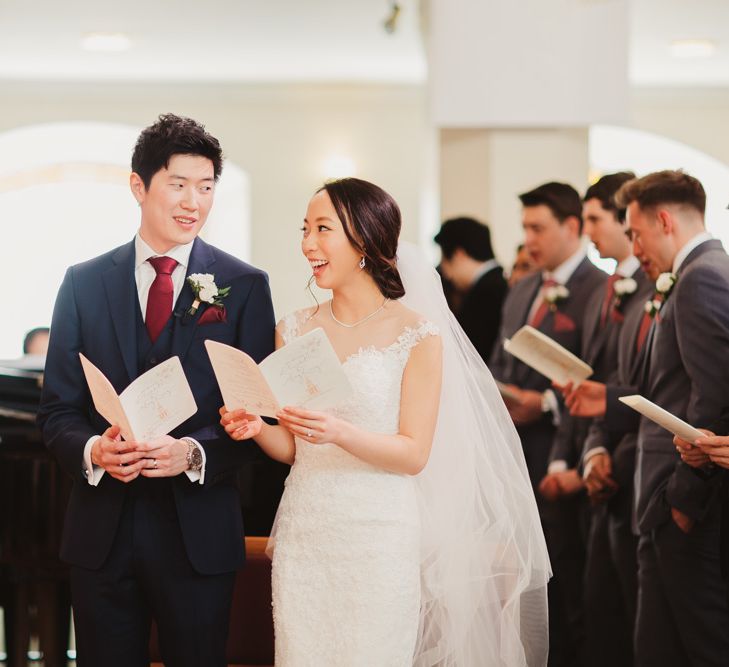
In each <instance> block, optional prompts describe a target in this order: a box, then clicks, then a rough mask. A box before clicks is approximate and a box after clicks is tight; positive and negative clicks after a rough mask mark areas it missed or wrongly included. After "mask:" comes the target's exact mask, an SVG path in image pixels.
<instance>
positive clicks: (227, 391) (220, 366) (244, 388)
mask: <svg viewBox="0 0 729 667" xmlns="http://www.w3.org/2000/svg"><path fill="white" fill-rule="evenodd" d="M205 347H206V348H207V351H208V355H209V356H210V362H211V363H212V365H213V370H214V372H215V377H216V379H217V380H218V385H219V387H220V393H221V394H222V395H223V402H224V403H225V407H226V408H227V409H228V410H230V411H233V410H241V409H244V410H246V411H247V412H248V413H250V414H254V415H259V416H261V417H275V416H276V413H277V412H279V411H280V409H281V408H282V407H283V406H286V405H295V406H298V407H303V408H307V409H310V410H325V409H327V408H332V407H334V406H336V405H337V404H339V403H340V402H341V401H342V400H344V399H346V398H347V397H349V396H350V395H351V394H352V385H351V384H350V383H349V380H348V379H347V376H346V375H345V373H344V369H343V368H342V364H341V363H340V361H339V359H338V358H337V353H336V352H335V351H334V348H333V347H332V344H331V343H330V342H329V339H328V338H327V335H326V334H325V333H324V330H323V329H322V328H321V327H318V328H316V329H314V330H312V331H309V332H308V333H306V334H304V335H303V336H299V337H298V338H296V339H294V340H293V341H291V342H290V343H288V344H287V345H284V346H283V347H281V348H279V349H278V350H276V351H275V352H273V353H272V354H270V355H269V356H268V357H266V358H265V359H264V360H263V361H262V362H261V363H260V364H256V362H255V361H254V360H253V359H252V358H251V357H249V356H248V355H247V354H246V353H245V352H242V351H241V350H239V349H237V348H235V347H231V346H230V345H225V344H224V343H218V342H216V341H212V340H206V341H205Z"/></svg>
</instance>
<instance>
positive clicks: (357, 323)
mask: <svg viewBox="0 0 729 667" xmlns="http://www.w3.org/2000/svg"><path fill="white" fill-rule="evenodd" d="M389 300H390V299H389V298H388V297H385V300H384V301H383V302H382V305H381V306H380V307H379V308H378V309H377V310H374V311H372V312H371V313H370V314H369V315H367V317H363V318H362V319H361V320H358V321H357V322H355V323H354V324H346V323H345V322H342V321H340V320H338V319H337V318H336V316H335V315H334V310H333V309H332V302H333V301H334V299H332V300H331V301H330V302H329V314H330V315H331V316H332V319H333V320H334V321H335V322H336V323H337V324H338V325H339V326H341V327H346V328H347V329H354V327H358V326H359V325H360V324H364V323H365V322H366V321H367V320H370V319H372V318H373V317H374V316H375V315H377V313H379V312H380V311H381V310H382V309H383V308H384V307H385V304H387V302H388V301H389Z"/></svg>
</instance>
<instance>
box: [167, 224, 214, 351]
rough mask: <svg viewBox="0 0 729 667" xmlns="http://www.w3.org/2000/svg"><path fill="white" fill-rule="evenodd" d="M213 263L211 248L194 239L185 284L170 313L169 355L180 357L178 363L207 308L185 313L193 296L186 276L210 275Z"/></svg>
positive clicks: (190, 304)
mask: <svg viewBox="0 0 729 667" xmlns="http://www.w3.org/2000/svg"><path fill="white" fill-rule="evenodd" d="M214 263H215V256H214V255H213V251H212V249H211V247H210V246H209V245H208V244H207V243H205V242H204V241H203V240H202V239H200V238H197V239H195V243H194V245H193V246H192V251H191V252H190V261H189V262H188V265H187V273H186V275H185V284H184V285H183V287H182V291H181V292H180V296H179V297H178V298H177V303H176V304H175V308H174V310H173V311H172V312H173V316H174V319H175V321H174V323H173V325H172V326H173V328H172V352H171V354H172V356H175V355H177V356H178V357H180V361H184V359H185V355H186V354H187V351H188V349H189V348H190V344H191V343H192V339H193V336H194V335H195V328H196V326H197V320H198V319H199V317H200V315H201V314H202V313H203V312H204V311H205V309H206V308H208V307H209V306H208V305H207V304H202V305H201V306H200V307H199V308H198V309H197V312H196V313H195V314H194V315H189V314H188V312H187V311H188V310H190V307H191V306H192V302H193V301H194V299H195V295H194V294H193V291H192V287H190V283H188V282H187V276H189V275H190V274H192V273H212V270H211V268H210V267H211V266H212V265H213V264H214Z"/></svg>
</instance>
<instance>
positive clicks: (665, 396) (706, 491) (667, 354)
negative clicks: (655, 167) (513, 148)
mask: <svg viewBox="0 0 729 667" xmlns="http://www.w3.org/2000/svg"><path fill="white" fill-rule="evenodd" d="M617 200H618V203H620V204H622V205H625V206H627V219H628V224H629V226H630V229H631V233H632V235H633V247H634V251H635V254H636V256H638V257H639V259H640V260H641V262H642V263H643V265H644V266H646V267H649V268H650V269H651V270H653V271H654V272H658V273H661V275H660V276H659V278H658V281H657V283H656V285H657V289H658V291H659V297H658V298H657V300H656V303H655V304H654V306H653V308H652V314H653V315H654V317H653V322H652V325H651V327H650V330H649V331H648V333H647V340H646V343H645V355H644V358H643V363H642V365H641V368H640V369H639V370H638V373H637V385H638V389H639V391H640V392H641V393H642V394H643V395H644V396H646V397H647V398H649V399H650V400H652V401H654V402H655V403H657V404H658V405H660V406H661V407H663V408H665V409H666V410H668V411H669V412H672V413H673V414H675V415H677V416H678V417H680V418H681V419H684V420H686V421H688V422H689V423H691V424H695V425H697V426H701V425H706V424H712V423H714V422H715V421H716V420H717V419H718V418H719V415H720V413H721V409H722V407H723V405H724V404H725V402H726V396H727V395H728V394H729V370H728V369H727V366H726V361H725V358H726V350H727V348H729V257H728V256H727V254H726V253H725V252H724V249H723V248H722V245H721V243H720V242H719V241H717V240H715V239H713V238H712V237H711V235H709V234H708V233H707V232H706V229H705V227H704V209H705V205H706V195H705V193H704V189H703V187H702V186H701V183H699V181H697V180H696V179H695V178H692V177H691V176H689V175H687V174H684V173H683V172H680V171H663V172H657V173H654V174H649V175H648V176H645V177H644V178H641V179H637V180H635V181H631V182H629V183H627V184H626V185H625V186H623V188H621V190H620V192H619V193H618V197H617ZM581 389H582V388H581ZM583 392H584V393H585V396H583V398H582V399H581V403H582V404H583V406H586V405H589V404H590V402H591V401H593V400H594V398H595V396H594V395H590V394H594V392H593V391H592V390H591V388H589V387H588V388H586V389H585V390H583ZM630 392H631V390H630V389H627V390H626V389H623V393H630ZM613 398H614V395H613V394H612V393H611V392H610V391H608V392H607V393H603V399H606V407H607V413H606V416H607V418H608V419H613V421H614V423H617V422H619V421H621V415H625V411H622V412H620V411H619V410H617V409H615V408H614V407H613V403H614V401H613ZM611 415H612V417H611ZM623 421H625V419H623ZM690 447H691V448H692V449H694V447H693V445H691V446H690ZM696 453H697V454H698V455H699V457H701V456H702V454H701V452H700V451H698V450H697V451H696ZM693 463H694V464H695V465H696V467H692V466H690V465H687V464H686V463H684V462H683V461H681V458H680V456H679V453H678V452H677V451H676V447H674V443H673V437H672V436H671V434H670V433H668V432H667V431H665V430H664V429H662V428H661V427H659V426H657V425H656V424H654V423H653V422H651V421H649V420H647V419H641V420H640V427H639V433H638V450H637V460H636V473H635V493H636V498H635V516H634V520H635V522H636V526H637V529H638V532H639V534H640V538H639V546H638V563H639V573H638V584H639V598H638V620H637V628H636V643H635V651H636V663H637V664H639V665H661V666H664V665H687V664H697V665H698V664H700V665H729V635H728V634H727V630H726V629H727V624H728V623H729V608H728V606H727V600H726V596H725V588H724V586H723V585H722V584H721V575H720V565H719V528H720V502H719V494H718V490H719V486H720V481H721V475H720V474H718V472H717V469H716V468H715V467H714V466H713V465H712V464H711V462H710V461H708V460H706V459H704V461H701V460H698V461H693Z"/></svg>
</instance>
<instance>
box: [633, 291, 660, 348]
mask: <svg viewBox="0 0 729 667" xmlns="http://www.w3.org/2000/svg"><path fill="white" fill-rule="evenodd" d="M663 299H664V296H663V294H661V293H660V292H656V293H655V294H654V295H653V300H654V301H660V302H661V303H663ZM654 317H658V315H657V314H656V315H654V316H653V317H651V314H650V313H649V312H647V311H646V312H645V313H643V319H642V320H641V321H640V329H638V338H637V339H636V341H635V349H636V350H637V351H638V352H640V351H641V350H642V349H643V345H645V339H646V338H648V332H649V331H650V328H651V324H653V318H654Z"/></svg>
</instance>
